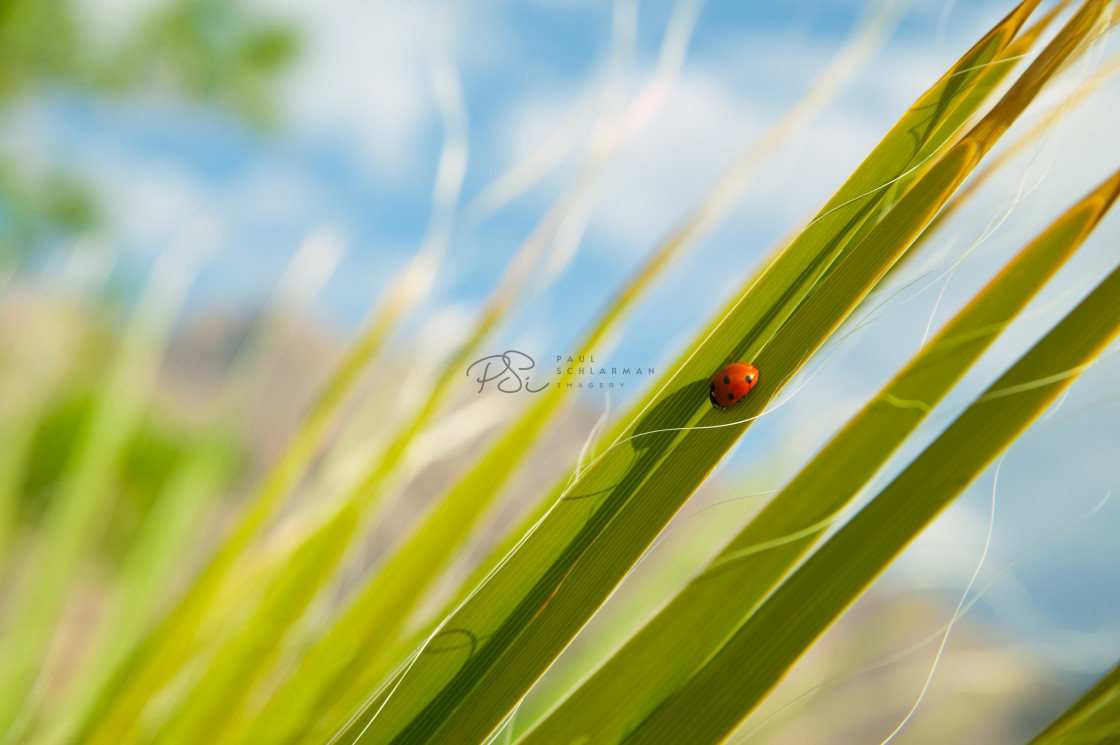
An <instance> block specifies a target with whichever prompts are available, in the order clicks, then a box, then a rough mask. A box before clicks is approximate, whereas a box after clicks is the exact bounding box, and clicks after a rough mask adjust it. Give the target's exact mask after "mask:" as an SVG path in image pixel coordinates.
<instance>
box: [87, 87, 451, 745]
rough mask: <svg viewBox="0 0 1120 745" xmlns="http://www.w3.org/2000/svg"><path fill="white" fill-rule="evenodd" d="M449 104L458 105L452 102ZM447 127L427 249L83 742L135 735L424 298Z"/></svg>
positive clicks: (436, 237)
mask: <svg viewBox="0 0 1120 745" xmlns="http://www.w3.org/2000/svg"><path fill="white" fill-rule="evenodd" d="M441 81H442V83H441V84H439V85H437V96H438V97H439V99H440V102H441V104H442V105H443V108H444V109H445V112H444V113H445V114H447V115H448V116H458V114H459V113H460V112H459V111H458V110H455V111H448V109H456V104H457V103H460V102H458V101H457V99H456V97H457V90H455V88H456V85H455V82H454V80H453V77H452V78H451V79H448V78H447V77H446V76H444V78H442V79H441ZM449 98H450V99H456V100H451V101H449V100H448V99H449ZM459 108H460V109H461V106H460V107H459ZM448 128H449V130H454V131H453V132H449V135H448V138H447V141H446V142H445V146H444V151H443V153H442V154H441V158H440V171H441V176H442V178H437V184H436V193H435V195H434V200H435V202H436V204H435V206H434V208H433V216H432V221H431V222H432V224H431V225H430V226H429V236H428V237H427V239H426V240H425V245H424V248H423V249H422V250H421V252H420V253H419V254H418V255H417V256H416V257H415V258H414V260H413V261H412V262H411V263H410V264H409V266H407V267H406V268H405V270H404V271H403V272H402V273H401V276H400V277H398V278H396V281H393V282H390V289H389V291H388V292H386V294H385V296H384V297H383V298H382V301H381V302H380V303H379V304H378V305H377V306H375V308H374V310H373V311H372V312H371V314H370V316H369V318H368V319H367V321H366V323H365V324H364V327H363V330H362V331H361V332H360V334H359V337H358V339H357V341H356V342H355V343H354V344H353V345H351V347H350V348H349V350H348V351H347V353H346V355H345V356H344V358H343V359H342V361H341V362H340V363H339V364H338V366H337V367H336V368H335V371H334V373H333V374H332V376H331V378H330V379H329V381H328V383H327V385H326V386H325V387H324V388H323V390H322V391H321V393H320V394H319V396H318V398H317V400H316V402H315V404H314V405H313V406H312V409H311V411H310V413H309V415H308V416H307V418H306V419H305V420H304V422H303V423H302V425H301V427H300V428H299V430H298V431H297V432H296V433H295V435H294V436H293V438H292V440H291V442H289V444H288V446H287V447H286V449H285V451H284V453H283V454H282V455H281V456H280V458H279V459H278V460H277V463H276V465H275V466H274V467H273V468H272V470H271V471H270V472H269V474H268V475H267V476H266V477H265V479H264V480H263V481H262V483H261V485H260V486H259V487H258V488H257V489H256V490H255V491H254V493H253V494H252V496H251V497H250V498H249V500H248V503H247V505H246V506H245V508H244V509H243V510H242V511H241V513H240V514H239V516H238V517H237V519H236V521H235V523H234V525H233V526H232V527H231V528H230V529H229V530H228V531H227V534H226V536H225V537H224V539H223V542H222V543H221V545H220V546H219V547H218V549H217V551H215V553H214V554H213V555H212V556H211V557H210V558H209V560H208V562H207V563H206V565H205V567H204V568H203V570H202V571H201V572H200V573H199V574H198V577H197V578H196V579H195V581H194V583H193V584H192V585H191V586H190V588H189V589H188V591H187V592H186V594H185V595H184V597H183V598H182V599H181V600H180V601H179V603H178V605H177V606H176V607H175V608H174V609H173V610H172V611H171V612H170V613H169V614H168V615H167V616H166V617H165V618H164V619H163V620H162V621H161V622H160V623H159V624H158V625H157V626H156V628H155V629H154V630H153V631H151V632H150V633H149V634H148V635H146V636H145V637H143V638H142V639H141V641H140V642H139V643H137V644H136V645H135V646H134V647H133V649H132V651H131V653H130V654H129V656H128V657H127V658H126V659H125V660H124V661H123V663H122V664H120V665H119V666H118V667H117V669H115V670H114V671H113V673H112V676H111V679H110V680H109V682H108V683H107V685H105V686H103V687H102V690H101V691H100V692H99V693H98V696H97V698H96V699H95V700H93V702H92V703H91V705H90V711H88V712H80V713H79V714H78V715H77V718H78V719H79V720H81V721H82V725H81V728H82V729H81V733H80V735H79V737H80V738H82V739H87V740H91V741H94V742H98V741H105V742H117V741H120V740H121V739H123V738H124V734H123V733H126V732H130V731H132V729H133V726H134V724H135V722H136V720H137V715H138V713H139V712H140V711H141V710H142V709H143V707H144V705H145V703H146V702H147V700H148V698H149V697H150V696H151V695H152V694H153V693H154V692H155V691H157V690H159V689H160V688H161V686H162V684H163V683H165V682H166V680H167V676H168V675H170V674H171V673H172V672H173V671H175V670H177V669H178V667H179V665H181V664H182V663H183V662H184V661H185V660H186V659H187V658H188V657H189V656H190V654H191V652H192V649H193V641H194V638H195V635H196V633H197V630H198V627H199V625H200V624H201V623H202V621H203V619H204V618H205V616H206V614H207V612H208V610H209V608H210V605H211V602H212V601H213V599H214V597H215V595H216V594H217V592H218V591H219V589H220V588H221V586H222V584H223V582H224V581H225V579H226V577H227V575H228V573H229V571H230V569H231V568H232V567H233V566H234V564H235V562H236V561H237V559H238V558H239V557H240V556H241V555H242V553H243V552H244V551H245V550H246V548H248V547H249V546H250V544H251V543H252V542H253V540H254V539H255V538H256V537H257V535H258V533H259V531H260V530H261V529H262V528H263V527H264V526H265V525H267V524H268V522H269V521H270V520H271V519H272V518H273V517H274V516H275V514H276V512H277V510H278V508H279V507H280V506H281V505H282V504H283V502H284V499H285V498H286V497H287V496H288V495H289V494H290V492H291V491H292V489H293V488H294V487H295V486H296V485H297V484H298V483H299V482H300V480H301V479H302V478H303V477H304V476H305V474H306V473H307V471H308V469H309V467H310V465H311V463H312V461H313V459H314V457H315V455H316V454H317V453H318V452H319V450H320V447H321V446H322V443H323V441H324V439H325V438H326V436H327V435H328V434H329V433H330V431H331V426H332V424H333V423H334V422H335V419H336V415H337V413H338V411H339V409H340V408H341V407H342V405H343V403H344V402H345V401H346V400H347V399H348V398H349V397H350V395H351V393H352V391H353V390H354V388H355V385H356V383H357V382H358V381H359V380H360V378H361V376H362V375H363V374H364V372H365V371H366V369H367V368H368V366H369V365H370V363H371V362H372V361H373V360H374V359H376V358H377V357H378V355H379V354H380V352H381V351H382V349H383V348H384V346H385V344H386V342H387V340H388V338H389V336H390V334H391V332H392V331H393V329H394V328H395V327H396V326H397V324H398V322H399V321H400V320H401V319H402V318H403V317H404V316H405V315H406V314H407V313H408V312H409V311H410V310H411V309H412V308H413V307H414V305H415V304H416V303H417V302H418V301H419V299H421V298H422V297H423V296H424V294H425V293H426V292H427V289H428V287H429V286H430V276H431V275H432V274H433V273H434V271H435V269H436V267H437V266H438V264H439V257H440V256H441V255H442V245H443V243H441V240H443V239H444V237H445V233H446V230H447V229H448V227H449V224H450V215H451V213H452V212H453V210H454V207H455V202H456V201H457V196H458V186H457V183H458V182H459V181H461V178H462V170H463V169H464V168H465V153H464V152H463V147H462V143H461V142H460V141H459V140H458V139H456V136H457V135H458V134H459V129H460V128H458V127H456V126H452V125H449V127H448ZM200 473H202V471H201V470H200V471H197V472H196V474H195V475H197V474H200ZM94 733H96V734H94Z"/></svg>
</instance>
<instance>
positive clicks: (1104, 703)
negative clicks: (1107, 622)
mask: <svg viewBox="0 0 1120 745" xmlns="http://www.w3.org/2000/svg"><path fill="white" fill-rule="evenodd" d="M1116 738H1120V664H1117V665H1114V666H1113V668H1112V669H1111V670H1109V671H1108V672H1107V673H1105V674H1104V676H1102V677H1101V679H1100V680H1098V681H1097V682H1096V684H1094V685H1093V687H1092V688H1090V689H1089V690H1088V691H1086V692H1085V695H1084V696H1082V697H1081V698H1079V699H1078V700H1077V701H1075V702H1074V704H1073V705H1072V706H1070V707H1069V708H1068V709H1066V710H1065V711H1064V712H1062V714H1061V715H1060V716H1059V717H1058V718H1057V719H1055V720H1054V721H1053V722H1052V723H1051V724H1050V725H1049V726H1048V727H1047V728H1046V729H1044V730H1043V731H1042V732H1040V733H1039V734H1038V736H1037V737H1035V738H1034V739H1033V740H1031V741H1030V745H1077V744H1078V743H1082V744H1085V745H1087V744H1088V743H1102V744H1103V743H1112V742H1115V741H1116Z"/></svg>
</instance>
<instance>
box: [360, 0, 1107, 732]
mask: <svg viewBox="0 0 1120 745" xmlns="http://www.w3.org/2000/svg"><path fill="white" fill-rule="evenodd" d="M1099 11H1100V8H1099V5H1095V4H1094V5H1093V6H1092V8H1091V9H1088V10H1086V11H1085V12H1083V13H1081V14H1079V15H1078V16H1077V17H1076V22H1075V23H1072V24H1071V25H1070V26H1069V27H1067V29H1066V30H1065V31H1063V33H1062V34H1060V35H1059V37H1058V39H1057V40H1056V41H1055V42H1054V43H1053V44H1052V45H1051V46H1050V47H1048V48H1047V50H1046V51H1045V52H1044V53H1043V54H1042V55H1041V56H1040V57H1039V59H1038V60H1036V62H1035V63H1034V64H1033V65H1032V66H1031V67H1030V68H1029V69H1028V70H1027V72H1026V73H1025V74H1024V76H1023V77H1022V78H1021V79H1020V80H1019V81H1018V82H1017V83H1016V84H1015V86H1014V87H1013V88H1012V89H1011V91H1010V92H1009V93H1008V95H1007V96H1005V97H1004V99H1003V100H1002V101H1001V102H1000V104H999V105H997V106H996V107H995V108H994V109H993V110H992V112H991V113H990V114H989V115H988V116H986V117H985V118H984V119H983V120H982V121H981V122H980V124H979V125H978V126H977V127H976V128H975V130H974V134H973V136H971V137H967V138H965V139H964V140H963V141H962V142H961V143H960V144H958V145H957V146H955V147H954V148H953V149H952V150H951V151H950V152H949V153H948V154H947V155H946V156H945V157H944V158H942V159H941V160H940V161H939V162H938V163H937V165H935V166H934V167H933V169H932V170H930V171H929V173H928V174H927V175H926V176H925V177H923V178H922V180H921V181H920V182H919V183H918V184H916V185H915V187H914V188H913V189H912V190H911V191H910V192H908V193H907V194H906V195H905V196H904V197H903V198H902V200H901V201H900V202H899V203H898V205H897V206H896V207H895V208H894V209H892V210H891V211H890V213H888V215H887V217H886V218H884V219H883V220H882V221H880V222H879V223H878V224H877V225H876V227H875V228H874V229H873V230H872V231H871V232H870V233H869V234H868V235H867V237H866V239H865V240H863V241H861V243H860V245H859V246H858V247H856V248H854V249H852V250H851V251H849V252H848V253H847V254H846V255H845V257H844V258H843V259H842V260H841V261H840V263H839V265H838V266H837V267H836V268H835V269H834V270H833V271H831V272H830V273H829V277H828V279H827V280H826V281H824V282H823V283H821V284H820V285H819V286H817V279H819V278H820V276H821V275H822V274H823V272H824V271H825V269H827V268H828V265H829V264H830V263H831V262H832V261H833V260H835V259H836V257H837V255H838V253H839V251H840V249H841V248H842V247H843V245H844V238H845V237H846V236H848V235H850V233H851V232H852V231H853V230H854V229H855V228H856V227H858V226H859V225H860V224H861V223H862V221H863V220H864V219H866V218H867V216H868V214H869V210H870V208H871V207H873V206H874V204H875V200H874V195H873V194H861V195H858V196H857V197H855V198H853V199H850V200H842V201H841V203H840V204H837V205H836V206H835V207H834V208H832V209H830V210H828V211H826V212H825V213H824V214H823V215H822V216H821V217H820V218H819V219H818V220H816V221H814V223H812V224H810V226H809V227H808V228H807V229H806V231H804V232H803V233H802V234H801V236H799V238H798V239H797V240H795V241H794V243H793V244H792V245H791V247H790V248H789V249H788V250H787V251H786V252H784V253H783V254H781V255H780V256H779V257H778V259H777V260H775V261H774V262H773V264H772V265H771V266H770V267H768V268H767V270H766V272H764V274H763V275H762V277H761V279H760V280H759V282H757V283H756V284H754V285H752V286H751V287H750V288H748V291H747V292H746V293H745V295H744V296H743V297H741V298H740V300H739V301H737V302H736V303H735V304H734V305H733V306H732V308H731V310H730V311H729V312H728V314H727V315H726V317H725V318H724V319H723V321H722V323H720V324H719V326H718V329H717V331H716V333H714V334H712V335H710V336H709V337H707V338H706V339H703V340H702V341H701V343H700V344H699V345H698V347H697V348H696V350H695V351H694V352H693V354H692V356H691V357H690V359H689V360H688V362H687V363H686V364H685V365H684V366H683V367H682V368H681V369H679V370H677V371H676V372H675V373H674V374H673V375H672V376H670V378H669V379H668V381H666V383H665V384H664V385H663V386H662V387H661V389H660V392H659V394H658V395H657V403H656V405H655V406H654V407H653V408H652V409H650V410H649V411H647V412H645V413H643V415H642V416H641V417H640V418H639V419H638V420H637V421H635V422H634V424H633V425H632V426H631V428H630V430H629V431H630V432H631V436H630V437H629V438H627V439H626V440H624V441H618V442H616V443H615V445H614V446H612V448H610V449H608V450H607V451H606V452H605V453H604V455H603V456H601V457H600V459H599V460H598V461H596V462H595V463H593V464H592V465H591V467H590V468H589V469H588V470H587V471H586V472H585V473H584V474H583V475H582V477H581V478H580V480H579V481H578V482H577V483H576V484H575V485H574V486H573V488H572V489H571V490H570V492H569V493H568V494H567V495H565V498H564V499H562V500H561V501H560V502H558V503H557V504H556V505H555V506H554V507H553V508H552V510H551V511H550V513H549V514H548V515H547V517H546V518H545V519H544V520H543V521H542V522H541V524H540V526H539V527H538V528H537V530H536V531H534V532H533V533H532V534H530V535H529V536H527V537H526V539H525V541H524V542H523V544H522V545H521V547H520V548H519V550H517V551H515V552H514V553H513V554H512V555H511V556H510V557H509V559H508V561H507V562H506V563H505V564H504V565H503V566H501V567H500V568H499V569H498V571H497V572H496V573H495V574H494V576H493V577H492V578H491V580H490V581H489V582H487V583H485V584H484V585H483V586H482V587H481V588H479V590H478V591H477V592H476V593H475V594H474V595H472V596H471V597H470V598H469V599H468V600H467V602H466V603H464V604H463V605H462V606H461V607H460V608H459V609H458V610H457V611H456V613H454V614H453V615H452V616H451V617H449V619H448V620H447V621H446V622H445V624H444V625H443V627H442V628H441V629H440V631H439V633H438V634H436V635H434V636H433V637H432V639H431V640H430V642H429V643H428V644H427V645H425V648H424V650H423V651H422V653H421V654H420V655H419V656H418V657H417V658H416V659H415V661H414V662H413V663H411V666H410V667H409V669H408V672H407V674H405V675H404V677H403V678H402V680H401V682H400V684H399V685H398V686H397V687H396V690H395V691H394V692H393V695H391V696H390V697H389V698H388V700H387V701H386V702H385V705H384V706H383V707H380V708H379V709H373V710H369V711H367V712H366V713H365V714H363V715H361V716H359V717H357V718H356V719H355V720H354V722H353V723H352V724H351V725H350V726H349V727H348V728H347V730H346V731H345V732H344V733H343V734H342V737H341V738H340V740H339V741H340V742H353V741H355V740H356V739H358V738H360V739H361V741H362V742H389V741H394V742H429V741H430V742H444V741H452V740H454V739H456V738H459V739H461V738H464V737H465V738H468V739H473V738H475V737H483V736H485V734H486V733H488V732H489V731H490V730H491V728H493V727H494V726H496V725H497V724H498V723H499V722H500V721H501V719H502V718H503V717H504V716H505V715H506V714H507V713H508V711H509V710H510V709H511V708H512V707H513V706H514V705H515V704H516V702H517V700H518V699H519V698H520V697H521V696H522V695H524V692H525V690H527V688H528V686H529V685H531V684H532V682H533V681H534V680H535V679H536V677H537V676H538V675H539V674H540V673H541V672H542V671H543V670H544V669H545V668H546V667H547V666H548V664H549V663H550V662H551V660H552V659H554V658H555V656H556V655H557V654H558V653H559V652H560V651H561V650H562V649H563V647H564V646H565V645H566V644H567V643H568V642H569V641H570V639H571V638H572V636H573V635H574V634H575V633H576V632H577V631H578V629H579V628H580V627H581V626H582V625H583V624H584V623H585V622H586V620H587V618H588V617H589V616H590V615H591V614H592V613H593V612H594V610H595V609H596V608H597V607H598V605H599V604H600V603H601V602H602V601H603V599H605V597H606V596H607V595H608V594H609V593H610V591H611V590H612V589H613V587H614V586H615V584H616V583H617V582H618V581H619V580H620V579H621V577H622V576H623V575H624V574H625V571H626V570H627V569H628V568H629V566H630V565H631V564H632V563H633V561H634V560H636V559H637V557H638V556H639V555H640V554H641V552H642V551H644V549H645V547H646V546H648V545H649V543H650V542H651V541H652V539H653V538H654V537H655V536H656V534H657V532H658V531H659V530H660V529H661V528H662V527H663V526H664V524H665V523H666V522H667V521H668V520H669V519H670V518H671V517H672V515H673V514H674V513H675V512H676V510H677V509H679V508H680V506H681V504H683V502H684V501H685V499H687V497H688V495H690V494H691V492H692V491H693V490H694V489H695V488H696V486H697V485H698V484H699V483H700V482H701V481H702V480H703V478H704V477H705V476H706V475H707V473H708V472H709V471H710V469H711V468H712V467H714V466H715V464H716V463H717V462H718V461H719V459H720V458H721V457H722V455H723V454H724V453H725V452H726V451H727V449H728V448H730V446H731V445H732V444H734V442H735V440H736V439H737V438H738V436H739V435H741V434H742V432H743V431H745V429H746V428H747V426H748V425H749V423H750V420H751V419H752V418H753V417H754V416H755V415H757V414H759V413H760V412H761V410H762V408H763V407H764V406H765V404H766V403H768V402H769V401H770V400H772V398H773V397H774V396H775V395H776V394H777V393H778V392H779V391H780V389H781V387H782V385H783V384H784V383H785V382H786V381H787V380H788V379H789V377H790V376H792V374H793V373H794V372H795V371H796V370H797V369H798V368H799V367H800V366H801V365H802V364H803V363H804V361H805V359H806V357H807V356H808V355H809V354H810V353H811V352H812V351H814V350H815V349H816V348H817V347H819V345H820V344H822V343H823V342H824V340H825V339H826V338H827V337H828V336H829V334H830V333H831V332H832V331H833V330H834V329H835V328H836V326H837V325H838V324H839V323H840V322H841V321H842V320H843V318H844V317H846V315H847V314H848V313H850V312H851V310H852V309H853V308H854V306H855V304H857V303H858V302H859V301H860V299H861V298H862V297H863V296H864V295H865V294H866V293H867V292H868V291H869V290H870V288H871V287H873V286H874V284H875V282H876V281H877V280H878V279H879V278H880V277H881V276H882V274H883V273H884V272H885V271H886V270H887V269H888V268H889V266H890V265H891V264H892V263H893V262H894V261H896V260H897V258H898V256H899V255H900V254H901V253H902V252H904V251H905V249H906V247H907V246H908V245H909V244H910V243H911V242H912V241H913V240H914V238H915V237H916V236H917V235H918V234H919V233H920V232H921V230H922V229H924V227H925V226H926V225H927V224H928V222H929V221H930V220H931V219H932V217H933V215H934V214H936V212H937V210H938V209H939V208H940V207H941V206H942V205H943V204H944V202H945V201H946V200H947V199H948V197H949V195H950V194H951V193H952V192H953V191H954V190H955V189H956V188H957V187H958V186H959V185H960V183H961V181H963V179H964V178H965V177H966V176H967V175H968V173H969V172H970V171H971V169H972V168H973V167H974V166H975V165H976V163H977V162H978V159H979V157H980V156H981V155H982V154H983V153H984V152H986V150H987V149H988V148H990V147H991V146H992V144H994V142H995V141H996V140H997V139H998V137H999V135H1000V134H1002V132H1003V131H1005V130H1006V128H1007V127H1008V126H1010V124H1011V122H1012V121H1014V119H1015V118H1016V117H1017V116H1018V115H1019V113H1021V112H1022V110H1023V108H1024V107H1025V106H1026V104H1027V103H1028V102H1029V101H1030V100H1031V99H1032V98H1033V97H1034V95H1035V94H1036V93H1037V92H1038V90H1040V89H1041V87H1042V85H1043V84H1044V83H1045V82H1046V81H1047V80H1048V79H1049V77H1050V76H1051V75H1052V74H1053V73H1054V72H1055V71H1056V70H1057V69H1058V68H1059V67H1060V66H1061V64H1062V63H1063V62H1064V60H1065V59H1066V58H1067V57H1068V55H1069V53H1070V52H1071V51H1072V48H1073V47H1075V46H1076V42H1080V41H1081V40H1083V39H1084V38H1085V37H1086V36H1087V35H1088V33H1089V31H1090V30H1091V27H1092V23H1091V22H1092V21H1094V20H1095V18H1096V16H1097V15H1098V14H1099ZM1086 19H1088V21H1089V22H1088V23H1087V22H1086ZM981 46H983V44H982V45H981ZM955 79H956V78H955V76H954V77H953V78H952V80H954V81H955ZM950 87H951V88H952V89H953V90H958V91H959V89H958V88H957V87H956V85H955V84H954V85H951V86H950ZM942 93H944V91H942ZM934 108H935V109H936V108H938V107H934ZM920 111H921V113H922V114H923V118H922V119H921V121H923V122H924V123H925V125H926V126H928V127H929V128H930V129H932V128H934V127H936V125H937V122H938V119H937V117H936V116H931V115H930V112H929V111H928V110H926V109H925V108H923V109H921V110H920ZM888 139H890V138H889V137H888ZM905 141H906V144H905V147H906V148H907V149H908V150H909V151H910V152H911V153H912V152H916V151H917V150H918V149H920V147H922V145H923V144H924V142H925V140H924V139H923V138H922V137H920V136H919V137H917V138H915V136H914V133H913V132H912V131H911V132H910V134H909V136H908V137H907V138H905ZM888 152H890V150H888ZM892 155H893V156H894V158H893V160H892V163H893V164H894V166H895V167H896V168H897V165H898V163H899V161H900V160H902V162H906V161H905V158H902V159H900V158H898V156H899V153H898V152H892ZM869 160H870V161H871V164H870V165H868V164H865V168H869V169H871V170H874V168H876V167H878V164H877V163H876V161H877V159H875V158H872V159H869ZM863 170H864V168H861V171H863ZM861 171H857V175H858V174H859V173H860V172H861ZM853 179H855V180H857V181H858V179H856V177H853ZM849 183H851V180H850V181H849ZM842 191H843V190H842ZM872 191H874V190H872ZM834 201H835V198H834ZM826 224H829V225H831V229H829V230H827V231H826V232H824V233H823V234H822V232H821V231H822V230H824V228H820V227H818V226H822V225H826ZM814 228H817V229H816V230H814ZM803 301H804V302H803ZM732 359H751V360H755V361H756V364H757V365H758V367H759V369H760V370H762V371H763V380H762V382H761V383H760V384H759V386H758V387H757V388H756V392H757V396H755V397H752V398H750V399H748V400H747V401H746V402H744V404H741V405H740V410H739V411H737V412H735V416H736V417H739V416H741V417H744V418H743V419H734V420H730V421H729V419H728V418H727V417H728V415H729V412H720V411H713V410H712V409H711V408H710V406H709V405H708V404H707V402H706V392H707V378H708V377H709V376H710V374H711V371H712V370H715V369H718V368H719V366H720V365H721V364H723V363H725V362H726V361H728V360H732ZM767 381H769V382H767ZM635 436H636V437H635Z"/></svg>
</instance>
